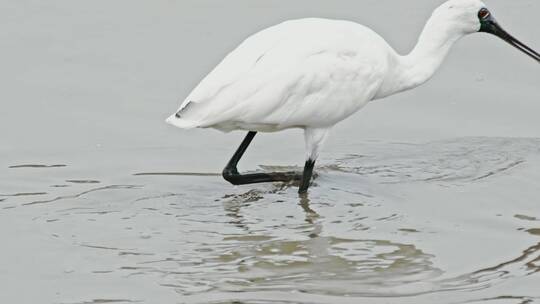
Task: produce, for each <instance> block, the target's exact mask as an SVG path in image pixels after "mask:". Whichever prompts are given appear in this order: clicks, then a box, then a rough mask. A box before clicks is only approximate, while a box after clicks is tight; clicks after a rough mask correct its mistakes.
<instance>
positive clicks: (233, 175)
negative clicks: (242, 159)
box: [221, 169, 240, 185]
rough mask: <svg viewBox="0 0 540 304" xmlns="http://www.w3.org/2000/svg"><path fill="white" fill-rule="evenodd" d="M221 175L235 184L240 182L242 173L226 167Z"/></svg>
mask: <svg viewBox="0 0 540 304" xmlns="http://www.w3.org/2000/svg"><path fill="white" fill-rule="evenodd" d="M221 175H222V176H223V178H224V179H225V180H226V181H228V182H229V183H231V184H233V185H238V184H239V182H240V181H239V177H240V174H239V173H238V171H237V170H231V169H225V170H223V173H222V174H221Z"/></svg>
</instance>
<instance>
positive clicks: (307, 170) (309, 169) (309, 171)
mask: <svg viewBox="0 0 540 304" xmlns="http://www.w3.org/2000/svg"><path fill="white" fill-rule="evenodd" d="M313 167H315V161H314V160H311V159H308V160H307V161H306V164H305V166H304V174H303V175H302V181H301V182H300V188H299V189H298V193H300V194H302V193H306V192H307V190H308V188H309V184H310V182H311V176H312V175H313Z"/></svg>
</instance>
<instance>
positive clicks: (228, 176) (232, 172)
mask: <svg viewBox="0 0 540 304" xmlns="http://www.w3.org/2000/svg"><path fill="white" fill-rule="evenodd" d="M255 135H257V132H249V133H248V134H247V135H246V138H245V139H244V141H242V144H240V147H238V150H236V152H235V153H234V155H233V157H232V158H231V160H230V161H229V163H228V164H227V166H226V167H225V169H223V178H225V180H227V181H228V182H230V183H231V184H233V185H246V184H255V183H266V182H290V181H295V180H296V181H297V180H301V178H302V177H301V176H300V175H299V174H298V173H296V172H274V173H251V174H240V173H239V172H238V169H237V166H238V162H239V161H240V159H241V158H242V156H243V155H244V153H245V152H246V150H247V148H248V147H249V145H250V144H251V141H252V140H253V138H254V137H255Z"/></svg>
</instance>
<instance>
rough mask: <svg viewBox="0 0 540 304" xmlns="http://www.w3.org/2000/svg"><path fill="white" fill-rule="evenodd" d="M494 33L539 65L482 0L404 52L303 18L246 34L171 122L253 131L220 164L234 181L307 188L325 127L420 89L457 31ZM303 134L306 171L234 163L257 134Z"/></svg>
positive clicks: (365, 34) (363, 30)
mask: <svg viewBox="0 0 540 304" xmlns="http://www.w3.org/2000/svg"><path fill="white" fill-rule="evenodd" d="M476 32H487V33H491V34H494V35H497V36H499V37H500V38H502V39H504V40H505V41H507V42H508V43H510V44H512V45H513V46H515V47H516V48H518V49H520V50H521V51H523V52H525V53H526V54H527V55H529V56H531V57H532V58H534V59H535V60H536V61H537V62H540V55H539V54H538V53H537V52H535V51H534V50H532V49H531V48H529V47H527V46H526V45H524V44H523V43H521V42H519V41H518V40H517V39H515V38H514V37H512V36H511V35H509V34H508V33H507V32H506V31H504V30H503V29H502V28H501V27H500V26H499V24H498V23H497V22H496V20H495V19H494V18H493V16H492V15H491V13H490V11H489V10H488V9H487V8H486V6H485V4H484V3H483V2H481V1H479V0H450V1H447V2H446V3H444V4H443V5H441V6H440V7H438V8H437V9H436V10H435V11H434V13H433V15H432V16H431V18H430V19H429V21H428V22H427V25H426V26H425V28H424V30H423V32H422V34H421V36H420V38H419V41H418V44H417V45H416V47H415V48H414V49H413V50H412V51H411V52H410V53H409V54H408V55H405V56H402V55H400V54H398V53H397V52H396V51H395V50H394V49H393V48H392V47H390V46H389V45H388V43H387V42H386V41H385V40H384V39H383V38H382V37H380V36H379V35H378V34H377V33H375V32H374V31H372V30H371V29H369V28H367V27H365V26H363V25H360V24H357V23H354V22H350V21H342V20H328V19H316V18H309V19H300V20H292V21H287V22H284V23H281V24H278V25H276V26H273V27H270V28H268V29H265V30H263V31H261V32H259V33H256V34H254V35H253V36H251V37H249V38H248V39H247V40H245V41H244V42H243V43H242V44H241V45H240V46H238V48H237V49H236V50H234V51H233V52H231V53H230V54H229V55H228V56H227V57H226V58H225V59H224V60H223V61H222V62H221V63H220V64H219V65H218V66H217V67H216V68H215V69H214V70H213V71H212V72H211V73H210V74H209V75H208V76H206V78H204V80H203V81H202V82H201V83H200V84H199V85H198V86H197V87H196V88H195V89H194V90H193V92H191V94H189V96H188V97H187V98H186V99H185V101H184V102H183V103H182V105H181V106H180V108H179V110H178V111H177V112H175V113H174V114H173V115H171V116H170V117H169V118H168V119H167V122H168V123H170V124H172V125H174V126H176V127H179V128H183V129H191V128H214V129H218V130H221V131H224V132H229V131H233V130H245V131H249V132H248V135H247V136H246V138H245V139H244V141H243V142H242V144H241V145H240V147H239V148H238V150H237V151H236V153H235V154H234V156H233V157H232V159H231V160H230V161H229V163H228V165H227V166H226V167H225V169H224V170H223V177H224V178H225V179H226V180H227V181H229V182H230V183H232V184H235V185H239V184H251V183H260V182H272V181H291V180H298V181H301V183H300V189H299V192H300V193H304V192H306V191H307V189H308V187H309V184H310V181H311V176H312V172H313V167H314V164H315V161H316V160H317V157H318V156H319V151H320V149H321V146H322V145H323V142H324V141H325V139H326V137H327V136H328V132H329V131H330V129H332V127H333V126H334V125H336V124H337V123H338V122H340V121H342V120H344V119H346V118H347V117H349V116H351V115H352V114H354V113H355V112H357V111H358V110H360V109H362V108H363V107H364V106H365V105H366V104H367V103H368V102H369V101H372V100H376V99H381V98H384V97H386V96H390V95H393V94H396V93H399V92H402V91H405V90H409V89H412V88H415V87H417V86H419V85H421V84H423V83H425V82H426V81H427V80H428V79H430V78H431V77H432V75H433V74H434V73H435V71H436V70H437V69H438V68H439V66H440V65H441V63H442V62H443V60H444V58H445V57H446V55H447V54H448V52H449V51H450V49H451V47H452V45H454V43H455V42H457V41H458V40H459V39H460V38H462V37H464V36H466V35H468V34H472V33H476ZM289 128H301V129H304V131H305V143H306V152H307V153H306V163H305V167H304V172H303V174H302V175H301V174H297V173H294V172H286V173H254V174H239V172H238V170H237V164H238V161H239V160H240V158H241V157H242V155H243V154H244V152H245V151H246V149H247V147H248V145H249V144H250V143H251V141H252V139H253V137H254V136H255V135H256V134H257V132H276V131H280V130H284V129H289Z"/></svg>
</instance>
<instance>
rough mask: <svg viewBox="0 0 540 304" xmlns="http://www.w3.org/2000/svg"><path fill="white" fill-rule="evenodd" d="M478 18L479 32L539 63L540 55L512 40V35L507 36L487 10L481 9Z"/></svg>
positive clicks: (514, 39)
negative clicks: (502, 42) (500, 40)
mask: <svg viewBox="0 0 540 304" xmlns="http://www.w3.org/2000/svg"><path fill="white" fill-rule="evenodd" d="M478 18H479V19H480V24H481V27H480V31H479V32H483V33H489V34H493V35H495V36H497V37H499V38H501V39H502V40H504V41H506V42H508V43H509V44H510V45H512V46H514V47H515V48H517V49H518V50H520V51H522V52H523V53H525V54H527V55H528V56H530V57H531V58H533V59H534V60H536V62H538V63H540V54H538V53H537V52H536V51H534V50H533V49H531V48H530V47H528V46H526V45H525V44H524V43H522V42H521V41H519V40H517V39H516V38H514V37H513V36H512V35H510V34H508V32H506V31H505V30H504V29H503V28H502V27H501V26H500V25H499V23H497V20H495V18H494V17H493V15H492V14H491V13H490V11H488V9H486V8H483V9H481V10H480V11H479V12H478Z"/></svg>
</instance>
